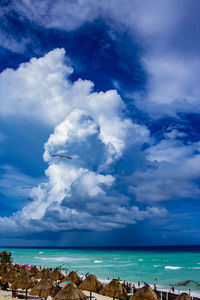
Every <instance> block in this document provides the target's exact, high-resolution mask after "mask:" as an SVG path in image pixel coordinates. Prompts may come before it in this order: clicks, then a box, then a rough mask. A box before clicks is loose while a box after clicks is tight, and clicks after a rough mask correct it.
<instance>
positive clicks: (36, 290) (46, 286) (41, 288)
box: [29, 278, 56, 298]
mask: <svg viewBox="0 0 200 300" xmlns="http://www.w3.org/2000/svg"><path fill="white" fill-rule="evenodd" d="M55 288H56V284H55V282H54V281H53V280H52V279H51V278H46V279H42V280H41V281H39V282H38V283H37V284H36V285H35V286H34V287H33V288H32V289H31V290H30V292H29V295H32V296H38V297H40V298H47V297H48V296H50V295H51V293H52V291H53V290H54V289H55Z"/></svg>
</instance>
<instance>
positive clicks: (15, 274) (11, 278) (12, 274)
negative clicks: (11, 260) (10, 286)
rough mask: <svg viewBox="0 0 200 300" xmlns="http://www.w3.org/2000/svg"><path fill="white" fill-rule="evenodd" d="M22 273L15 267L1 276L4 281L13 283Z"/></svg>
mask: <svg viewBox="0 0 200 300" xmlns="http://www.w3.org/2000/svg"><path fill="white" fill-rule="evenodd" d="M20 275H21V273H20V272H19V271H17V270H16V269H15V268H13V269H11V270H10V271H9V272H8V273H6V274H5V275H3V276H2V277H1V282H2V283H6V282H9V283H13V282H14V281H15V279H16V278H17V277H19V276H20Z"/></svg>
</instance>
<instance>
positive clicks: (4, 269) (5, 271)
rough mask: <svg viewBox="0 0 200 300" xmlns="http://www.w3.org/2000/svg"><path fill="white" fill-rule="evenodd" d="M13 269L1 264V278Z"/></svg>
mask: <svg viewBox="0 0 200 300" xmlns="http://www.w3.org/2000/svg"><path fill="white" fill-rule="evenodd" d="M10 269H11V266H10V265H8V264H1V265H0V276H3V275H5V274H6V273H8V272H9V271H10Z"/></svg>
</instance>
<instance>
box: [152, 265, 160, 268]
mask: <svg viewBox="0 0 200 300" xmlns="http://www.w3.org/2000/svg"><path fill="white" fill-rule="evenodd" d="M153 266H154V268H158V267H161V265H153Z"/></svg>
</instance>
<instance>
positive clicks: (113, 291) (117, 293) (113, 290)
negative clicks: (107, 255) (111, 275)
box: [100, 279, 127, 299]
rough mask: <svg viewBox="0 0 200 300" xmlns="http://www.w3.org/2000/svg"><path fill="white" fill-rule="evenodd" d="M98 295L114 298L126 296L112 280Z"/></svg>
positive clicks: (121, 288) (118, 283)
mask: <svg viewBox="0 0 200 300" xmlns="http://www.w3.org/2000/svg"><path fill="white" fill-rule="evenodd" d="M100 294H102V295H104V296H109V297H113V299H114V298H120V297H121V296H126V295H127V291H126V289H125V288H124V287H123V285H122V284H121V283H120V282H119V280H117V279H113V280H112V281H111V282H110V283H108V284H107V285H106V286H105V287H104V288H102V289H101V291H100Z"/></svg>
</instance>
